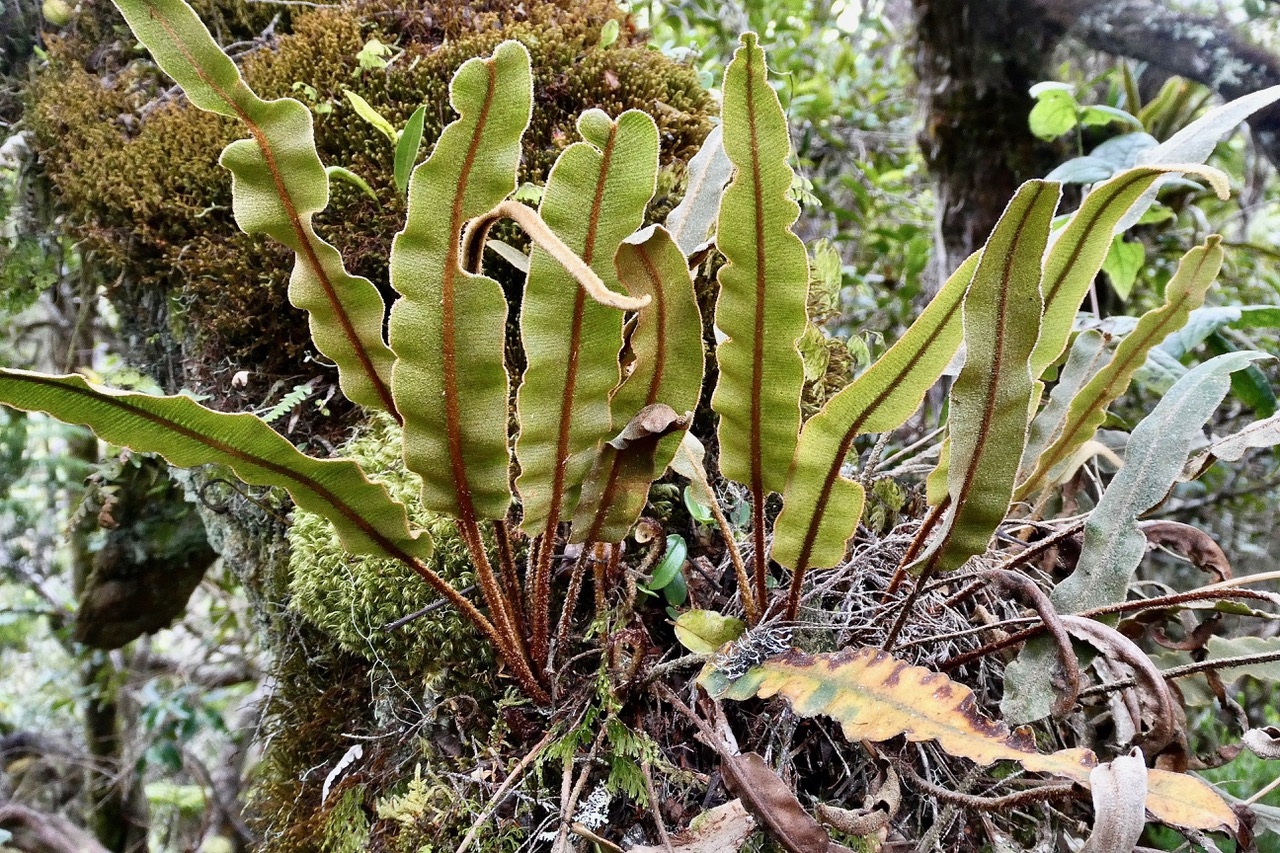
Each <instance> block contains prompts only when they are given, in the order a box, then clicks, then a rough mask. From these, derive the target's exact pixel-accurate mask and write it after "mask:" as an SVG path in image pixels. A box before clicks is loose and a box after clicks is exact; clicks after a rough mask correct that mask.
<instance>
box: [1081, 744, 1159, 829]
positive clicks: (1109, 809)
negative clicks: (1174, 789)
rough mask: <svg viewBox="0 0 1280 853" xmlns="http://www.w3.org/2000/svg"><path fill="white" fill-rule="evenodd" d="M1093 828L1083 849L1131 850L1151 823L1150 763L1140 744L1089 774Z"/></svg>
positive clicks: (1100, 765)
mask: <svg viewBox="0 0 1280 853" xmlns="http://www.w3.org/2000/svg"><path fill="white" fill-rule="evenodd" d="M1089 788H1090V789H1091V790H1092V792H1093V815H1094V817H1093V831H1092V832H1091V833H1089V838H1088V839H1087V840H1086V841H1085V843H1084V847H1083V848H1082V849H1081V851H1080V853H1130V851H1132V850H1133V849H1134V845H1136V844H1137V843H1138V838H1139V837H1140V836H1141V835H1142V828H1143V827H1144V826H1146V823H1147V810H1146V805H1145V804H1146V800H1147V765H1146V764H1145V763H1144V762H1143V760H1142V752H1141V751H1140V750H1138V749H1137V748H1136V747H1135V748H1134V749H1133V750H1132V751H1130V753H1129V754H1128V755H1123V756H1120V757H1119V758H1117V759H1115V760H1114V761H1109V762H1107V763H1106V764H1099V765H1098V766H1097V767H1095V768H1093V771H1092V772H1091V773H1090V774H1089Z"/></svg>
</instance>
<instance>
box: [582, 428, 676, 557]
mask: <svg viewBox="0 0 1280 853" xmlns="http://www.w3.org/2000/svg"><path fill="white" fill-rule="evenodd" d="M692 421H693V414H692V413H691V412H686V413H685V414H683V415H681V414H677V413H676V412H675V411H674V410H673V409H672V408H671V407H670V406H668V405H666V404H664V403H655V404H654V405H652V406H646V407H644V408H643V409H641V410H640V412H639V413H638V414H636V416H635V417H634V418H632V419H631V421H630V422H629V423H628V424H627V425H626V427H625V428H624V429H623V430H622V432H620V433H619V434H618V435H617V436H616V437H615V438H613V439H612V440H610V441H607V442H605V443H604V446H603V447H602V448H601V449H600V451H599V454H598V455H597V456H596V462H595V465H593V466H592V468H591V474H590V476H588V477H587V479H586V482H585V483H584V484H583V487H582V499H581V500H580V501H579V502H578V511H577V512H576V513H575V514H574V516H573V534H572V536H571V537H570V540H569V541H570V542H575V543H576V542H621V541H622V540H623V539H625V538H626V536H627V534H628V533H629V532H630V531H631V526H632V525H633V524H635V523H636V519H638V518H639V517H640V512H641V511H642V510H643V509H644V504H645V501H646V500H647V499H648V497H649V486H650V485H651V484H652V483H653V481H654V480H655V479H656V478H657V477H659V476H660V475H661V474H662V472H663V471H664V470H665V469H666V466H665V465H663V466H662V467H659V466H658V464H657V461H656V459H655V458H654V457H655V455H656V454H657V451H658V446H659V443H660V442H661V441H662V439H663V438H664V437H665V436H668V435H671V434H672V433H678V432H682V431H684V430H686V429H688V428H689V424H690V423H691V422H692ZM677 441H678V439H677Z"/></svg>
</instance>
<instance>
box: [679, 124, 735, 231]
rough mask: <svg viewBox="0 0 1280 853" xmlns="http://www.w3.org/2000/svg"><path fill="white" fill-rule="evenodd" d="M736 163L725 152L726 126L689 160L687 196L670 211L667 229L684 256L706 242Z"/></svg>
mask: <svg viewBox="0 0 1280 853" xmlns="http://www.w3.org/2000/svg"><path fill="white" fill-rule="evenodd" d="M732 174H733V163H731V162H730V161H729V155H728V154H726V153H725V151H724V128H723V127H722V126H720V125H716V126H715V127H713V128H712V129H711V132H710V133H709V134H707V138H706V139H705V140H704V141H703V143H702V147H701V148H699V149H698V153H697V154H695V155H693V159H692V160H690V161H689V172H688V175H687V176H686V179H685V191H684V198H682V199H680V203H679V204H677V205H676V206H675V207H674V208H673V209H672V210H671V212H670V213H668V214H667V223H666V224H667V228H668V229H670V231H671V236H672V237H673V238H674V239H675V241H676V245H678V246H679V247H680V251H682V252H684V253H685V255H692V254H693V253H694V252H695V251H696V250H697V249H698V247H699V246H701V245H703V244H704V243H705V242H706V241H707V238H708V236H709V235H710V233H711V229H712V228H714V227H715V224H716V215H717V214H718V213H719V211H720V199H721V197H722V196H723V195H724V186H725V184H727V183H728V182H729V178H730V177H731V176H732Z"/></svg>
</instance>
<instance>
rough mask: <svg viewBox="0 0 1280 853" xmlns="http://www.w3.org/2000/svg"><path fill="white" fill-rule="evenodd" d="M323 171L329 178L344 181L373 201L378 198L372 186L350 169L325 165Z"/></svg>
mask: <svg viewBox="0 0 1280 853" xmlns="http://www.w3.org/2000/svg"><path fill="white" fill-rule="evenodd" d="M324 173H325V175H326V176H327V177H328V178H329V179H330V180H332V179H334V178H337V179H338V180H340V181H346V182H347V183H349V184H351V186H353V187H355V188H356V189H358V190H360V192H362V193H364V194H365V195H367V196H368V197H369V198H371V199H373V200H374V201H377V200H378V194H377V193H375V192H374V191H373V187H371V186H369V182H368V181H366V180H365V179H364V178H362V177H360V176H359V175H357V174H356V173H355V172H353V171H351V170H350V169H347V168H344V167H342V166H326V167H325V169H324Z"/></svg>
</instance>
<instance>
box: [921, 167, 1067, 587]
mask: <svg viewBox="0 0 1280 853" xmlns="http://www.w3.org/2000/svg"><path fill="white" fill-rule="evenodd" d="M1059 192H1060V188H1059V185H1058V184H1053V183H1046V182H1044V181H1028V182H1027V183H1026V184H1024V185H1023V186H1022V188H1021V189H1019V190H1018V192H1017V194H1016V195H1015V196H1014V197H1013V200H1012V201H1010V202H1009V206H1008V207H1007V208H1006V209H1005V212H1004V215H1003V216H1001V218H1000V221H999V222H998V223H997V224H996V228H995V230H994V231H993V232H992V233H991V237H990V239H989V240H988V241H987V245H986V247H985V248H984V249H983V251H982V260H981V261H980V262H979V263H978V269H977V271H976V272H975V273H974V275H973V283H972V284H970V285H969V291H968V293H967V294H965V298H964V341H965V349H966V353H967V355H966V358H965V365H964V368H963V369H962V370H961V371H960V376H959V377H958V378H957V379H956V384H955V386H954V387H953V388H952V390H951V416H950V420H949V422H948V430H949V435H950V439H951V456H950V467H949V469H948V473H947V493H948V495H949V496H950V498H951V505H950V507H949V508H948V509H947V513H946V515H945V516H944V518H943V521H942V525H941V529H940V531H939V533H938V534H937V536H936V537H935V539H934V540H933V542H932V543H930V546H929V548H928V550H927V551H926V552H925V554H924V555H922V556H921V558H920V560H919V561H918V562H917V563H916V564H915V567H916V568H917V569H918V570H920V571H924V572H929V573H932V572H948V571H951V570H953V569H956V568H959V567H960V566H961V565H963V564H964V562H965V561H966V560H968V559H969V558H970V557H972V556H974V555H975V554H981V553H983V552H985V551H986V549H987V543H988V542H989V541H990V539H991V535H992V534H993V533H994V532H995V530H996V526H997V525H999V523H1000V522H1001V521H1003V520H1004V518H1005V515H1006V514H1007V513H1008V511H1009V502H1010V499H1011V498H1012V496H1013V486H1014V480H1015V478H1016V477H1017V473H1018V463H1019V462H1020V461H1021V459H1022V450H1023V447H1024V446H1025V445H1026V440H1027V420H1028V413H1029V411H1030V405H1031V398H1032V393H1033V391H1034V385H1033V382H1032V376H1031V371H1030V364H1029V359H1030V357H1031V352H1032V350H1033V349H1034V348H1035V345H1036V338H1037V336H1038V335H1039V331H1040V312H1041V304H1042V303H1041V301H1040V268H1041V267H1040V265H1041V258H1042V257H1043V255H1044V250H1045V244H1046V243H1047V241H1048V238H1049V225H1050V223H1051V222H1052V219H1053V211H1054V209H1055V208H1056V207H1057V204H1058V197H1059Z"/></svg>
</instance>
